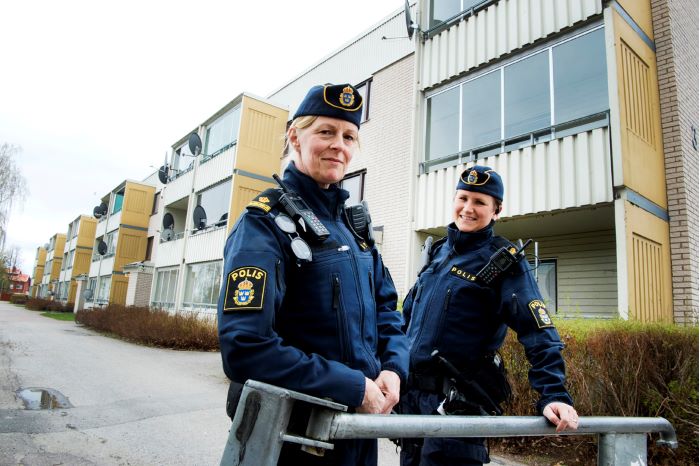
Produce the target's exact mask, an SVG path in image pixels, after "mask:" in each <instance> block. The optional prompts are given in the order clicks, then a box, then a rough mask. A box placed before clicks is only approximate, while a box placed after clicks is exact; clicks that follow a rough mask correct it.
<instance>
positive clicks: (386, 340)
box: [372, 248, 408, 384]
mask: <svg viewBox="0 0 700 466" xmlns="http://www.w3.org/2000/svg"><path fill="white" fill-rule="evenodd" d="M372 254H373V261H374V290H375V293H374V299H375V302H376V303H377V335H378V337H379V344H378V353H379V359H380V361H381V363H382V370H390V371H393V372H396V373H397V374H398V376H399V378H400V379H401V383H402V384H405V383H406V382H407V380H408V338H407V337H406V335H405V334H404V332H403V331H402V329H401V323H402V317H401V313H400V312H399V311H398V310H397V309H396V302H397V295H396V288H395V287H394V281H393V280H392V278H391V275H390V274H389V269H387V268H386V267H385V266H384V263H383V262H382V258H381V256H380V255H379V252H378V251H377V249H376V248H374V249H373V251H372Z"/></svg>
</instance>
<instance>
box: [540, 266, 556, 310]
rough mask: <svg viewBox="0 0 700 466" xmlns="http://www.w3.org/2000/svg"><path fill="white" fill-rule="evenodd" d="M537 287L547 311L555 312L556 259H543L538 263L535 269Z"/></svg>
mask: <svg viewBox="0 0 700 466" xmlns="http://www.w3.org/2000/svg"><path fill="white" fill-rule="evenodd" d="M537 285H538V287H539V289H540V293H542V298H543V299H544V303H545V305H546V306H547V309H548V310H549V311H550V312H552V313H556V312H557V261H556V259H544V260H541V261H539V266H538V267H537Z"/></svg>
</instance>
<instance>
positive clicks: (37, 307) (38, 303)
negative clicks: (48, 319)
mask: <svg viewBox="0 0 700 466" xmlns="http://www.w3.org/2000/svg"><path fill="white" fill-rule="evenodd" d="M51 302H52V301H50V300H48V299H44V298H29V299H28V300H27V303H26V304H25V305H24V307H26V308H27V309H31V310H32V311H46V310H47V309H48V307H49V305H50V304H51Z"/></svg>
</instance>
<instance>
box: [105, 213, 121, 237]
mask: <svg viewBox="0 0 700 466" xmlns="http://www.w3.org/2000/svg"><path fill="white" fill-rule="evenodd" d="M121 222H122V211H121V210H120V211H119V212H117V213H116V214H113V215H111V216H110V217H109V219H108V220H107V232H110V231H112V230H115V229H117V228H119V224H120V223H121Z"/></svg>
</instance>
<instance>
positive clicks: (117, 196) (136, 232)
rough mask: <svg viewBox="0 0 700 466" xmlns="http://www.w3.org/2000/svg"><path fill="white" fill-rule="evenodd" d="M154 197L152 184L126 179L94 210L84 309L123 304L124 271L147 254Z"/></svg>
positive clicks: (102, 199)
mask: <svg viewBox="0 0 700 466" xmlns="http://www.w3.org/2000/svg"><path fill="white" fill-rule="evenodd" d="M154 194H155V187H154V186H153V185H149V184H146V183H143V182H138V181H131V180H125V181H123V182H121V183H120V184H119V185H117V186H116V187H115V188H114V189H112V190H111V191H109V192H108V193H107V194H105V195H104V196H102V198H101V199H100V201H101V202H100V204H99V205H97V206H96V207H95V208H94V210H93V215H94V216H95V217H96V218H97V223H96V225H95V229H94V234H93V236H92V239H91V247H90V250H91V261H90V267H89V270H88V273H87V283H86V286H85V287H84V288H83V287H81V290H80V291H81V292H82V291H83V289H85V290H86V291H85V292H84V295H83V296H84V298H85V304H84V306H85V307H88V308H90V307H94V306H102V305H105V304H108V303H110V304H111V303H114V304H125V303H126V291H127V285H128V277H127V275H126V274H125V272H124V270H123V268H124V265H126V264H129V263H132V262H136V261H142V260H144V258H145V257H146V256H147V254H148V248H149V247H150V245H149V243H148V240H147V232H148V222H149V220H150V216H151V212H152V210H153V200H154ZM86 231H87V230H86ZM78 237H80V233H78ZM76 244H77V242H76ZM76 248H77V246H76ZM75 277H76V278H83V277H81V276H79V275H76V276H75ZM81 304H82V303H81ZM77 308H81V306H77Z"/></svg>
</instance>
